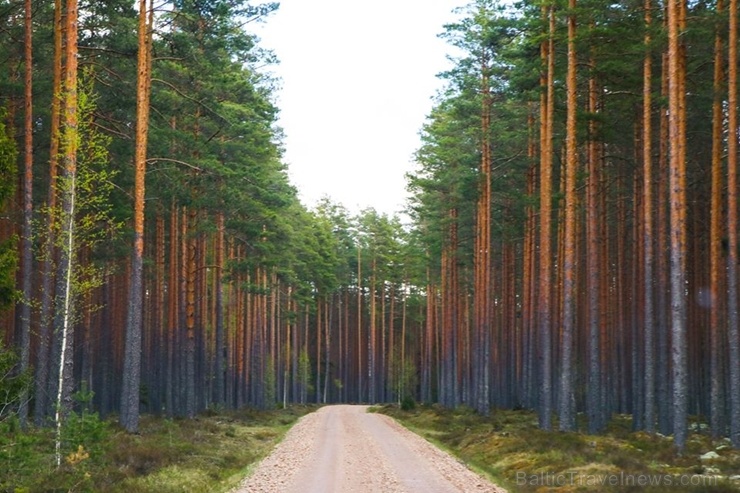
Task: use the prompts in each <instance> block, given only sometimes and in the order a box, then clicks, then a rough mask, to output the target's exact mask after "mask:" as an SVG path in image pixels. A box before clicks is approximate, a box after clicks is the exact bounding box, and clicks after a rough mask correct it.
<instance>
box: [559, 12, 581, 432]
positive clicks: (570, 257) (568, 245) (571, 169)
mask: <svg viewBox="0 0 740 493" xmlns="http://www.w3.org/2000/svg"><path fill="white" fill-rule="evenodd" d="M575 7H576V2H575V0H569V2H568V8H569V9H570V11H571V13H569V14H568V74H567V78H566V92H567V117H566V120H567V122H566V136H565V154H566V155H565V232H564V234H565V237H564V250H563V334H562V339H561V354H560V358H561V371H560V374H561V376H560V430H561V431H573V430H575V426H576V422H575V418H576V414H575V394H574V392H575V387H574V385H575V368H574V363H575V361H574V355H573V347H574V344H573V342H574V336H575V308H576V307H575V301H576V300H575V295H576V290H575V288H576V199H577V198H576V173H577V171H578V156H577V154H576V151H577V148H576V146H577V142H576V110H577V106H576V105H577V100H576V96H577V87H576V46H575V37H576V19H575V13H573V11H574V10H575Z"/></svg>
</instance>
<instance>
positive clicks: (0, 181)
mask: <svg viewBox="0 0 740 493" xmlns="http://www.w3.org/2000/svg"><path fill="white" fill-rule="evenodd" d="M5 117H6V115H5V111H0V212H1V211H3V210H4V208H5V203H6V201H7V200H8V199H9V198H10V196H11V195H12V194H13V190H15V183H16V179H15V177H16V172H17V169H16V158H17V155H18V153H17V150H16V146H15V141H14V140H13V139H12V138H11V136H10V135H8V131H7V130H6V127H5V124H4V123H3V122H4V121H5ZM16 268H17V252H16V249H15V241H13V240H8V241H4V242H0V310H2V309H4V308H7V307H8V305H10V304H11V303H12V302H13V301H14V300H15V299H16V297H17V295H18V293H17V291H16V289H15V271H16Z"/></svg>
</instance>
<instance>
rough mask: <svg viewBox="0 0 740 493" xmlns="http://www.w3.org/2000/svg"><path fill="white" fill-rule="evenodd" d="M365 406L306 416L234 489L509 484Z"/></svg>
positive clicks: (425, 491)
mask: <svg viewBox="0 0 740 493" xmlns="http://www.w3.org/2000/svg"><path fill="white" fill-rule="evenodd" d="M505 491H506V490H504V489H503V488H500V487H498V486H496V485H494V484H492V483H490V482H489V481H488V480H486V479H484V478H483V477H481V476H479V475H478V474H476V473H474V472H472V471H470V470H469V469H468V468H467V467H465V465H464V464H462V463H461V462H460V461H458V460H457V459H455V458H453V457H451V456H450V455H449V454H446V453H444V452H442V451H441V450H439V449H438V448H436V447H435V446H433V445H432V444H430V443H429V442H427V441H426V440H424V439H423V438H421V437H419V436H418V435H416V434H414V433H412V432H410V431H409V430H407V429H406V428H404V427H403V426H401V425H399V424H398V423H397V422H396V421H394V420H393V419H391V418H389V417H388V416H384V415H380V414H373V413H367V406H350V405H337V406H326V407H322V408H321V409H319V410H318V411H316V412H314V413H311V414H308V415H306V416H304V417H303V418H301V419H300V420H299V421H298V423H296V424H295V425H294V426H293V427H292V428H291V429H290V430H289V431H288V433H287V434H286V436H285V438H284V439H283V441H282V442H281V443H279V444H278V446H277V447H276V448H275V449H274V451H273V452H272V454H270V455H269V456H268V457H266V458H265V459H264V460H263V461H262V462H260V463H259V464H258V465H257V467H256V469H255V470H254V473H253V474H252V475H250V476H249V477H248V478H246V479H245V480H244V482H243V484H242V485H241V486H240V487H239V488H238V489H236V490H234V491H233V492H232V493H298V492H300V493H331V492H347V493H365V492H368V493H371V492H372V493H457V492H465V493H469V492H486V493H501V492H505Z"/></svg>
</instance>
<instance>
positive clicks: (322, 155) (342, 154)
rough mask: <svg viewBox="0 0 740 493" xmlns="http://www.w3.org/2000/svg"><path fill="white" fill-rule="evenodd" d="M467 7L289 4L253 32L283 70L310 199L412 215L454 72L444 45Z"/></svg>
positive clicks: (409, 1)
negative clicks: (424, 138) (423, 160)
mask: <svg viewBox="0 0 740 493" xmlns="http://www.w3.org/2000/svg"><path fill="white" fill-rule="evenodd" d="M466 3H467V0H374V1H372V2H371V1H367V0H365V1H359V0H310V1H309V0H282V1H281V2H280V8H279V10H278V11H277V12H276V13H274V14H272V15H271V16H269V17H268V18H267V20H266V21H265V22H264V23H261V24H260V25H258V26H256V27H253V29H255V31H256V33H257V35H258V36H259V37H260V38H261V39H262V42H261V43H260V46H262V47H263V48H265V49H271V50H273V51H274V52H275V54H276V55H277V57H278V58H279V59H280V65H278V66H277V67H274V69H273V70H271V71H272V72H273V73H274V74H275V75H277V76H278V77H279V78H281V79H282V89H281V90H280V91H279V92H278V98H277V106H278V107H279V108H280V121H279V124H280V126H281V127H282V128H283V129H284V130H285V134H286V138H285V148H286V154H285V161H286V163H287V164H288V166H289V174H290V178H291V182H292V183H293V184H294V185H295V186H296V187H297V188H298V190H299V196H300V199H301V201H302V202H303V203H304V204H305V205H307V206H309V207H311V206H313V205H314V204H315V203H316V201H317V200H318V199H320V198H321V197H322V196H325V195H328V196H329V197H331V198H332V200H333V201H335V202H339V203H342V204H344V205H345V206H346V207H347V208H348V209H349V210H350V211H351V212H357V211H359V210H360V209H362V208H365V207H374V208H376V209H377V210H378V211H380V212H386V213H393V212H397V211H400V210H401V209H402V208H403V205H404V202H405V197H406V191H405V188H406V182H405V178H404V173H406V172H407V171H410V170H411V169H413V153H414V151H415V150H416V149H417V148H418V147H419V145H420V140H419V135H418V132H419V130H420V129H421V126H422V124H423V123H424V118H425V116H426V115H427V114H428V113H429V112H430V111H431V109H432V104H433V103H432V100H431V98H432V96H434V94H435V93H436V91H437V89H439V88H441V87H442V82H441V81H440V80H439V79H437V77H436V75H437V73H439V72H441V71H444V70H447V69H449V68H450V62H448V61H447V59H446V54H447V53H450V52H451V50H452V48H451V47H449V46H448V45H447V44H446V43H445V42H444V41H443V40H441V39H439V38H438V37H437V34H439V33H440V32H442V26H443V25H444V24H446V23H450V22H452V21H454V20H455V16H454V14H453V13H452V10H453V9H454V8H455V7H459V6H461V5H465V4H466Z"/></svg>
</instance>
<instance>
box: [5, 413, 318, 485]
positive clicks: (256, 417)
mask: <svg viewBox="0 0 740 493" xmlns="http://www.w3.org/2000/svg"><path fill="white" fill-rule="evenodd" d="M313 410H315V407H308V406H294V407H290V408H288V409H284V410H275V411H255V410H249V409H245V410H240V411H233V412H221V413H218V414H216V413H206V414H203V415H200V416H198V417H197V418H195V419H192V420H188V419H168V418H158V417H153V416H143V417H142V419H141V423H140V426H139V433H138V434H133V435H132V434H129V433H126V432H125V431H124V430H122V429H121V428H120V427H119V426H118V425H117V424H116V423H115V421H109V420H105V421H102V420H99V419H97V417H96V416H94V415H87V416H86V417H84V419H83V418H82V417H80V416H77V417H76V419H78V420H79V421H84V423H81V424H80V423H76V422H75V421H74V419H73V420H72V423H71V424H70V427H69V428H70V429H69V434H68V436H67V440H66V443H65V450H64V452H63V456H64V460H63V461H62V465H61V467H60V468H57V467H56V464H55V462H54V437H53V432H52V430H49V429H45V428H42V429H32V430H29V431H26V432H22V431H20V430H19V429H18V427H17V425H15V424H14V423H12V421H8V422H4V423H0V492H13V493H24V492H34V493H35V492H48V493H53V492H95V493H145V492H146V493H149V492H152V491H156V492H158V493H169V492H172V493H175V492H177V493H181V492H183V491H187V492H189V493H190V492H192V493H198V492H204V493H205V492H225V491H228V490H230V489H232V488H234V487H235V486H237V485H238V484H239V482H240V481H241V480H242V479H243V478H244V477H245V476H246V475H247V474H248V473H249V471H250V468H251V467H253V466H254V465H255V464H256V462H258V461H259V460H260V459H261V458H262V457H264V456H265V455H267V454H268V453H269V452H270V450H272V448H273V447H274V446H275V444H276V443H277V442H278V441H279V440H280V439H281V438H282V437H283V435H284V434H285V432H286V431H287V430H288V429H289V428H290V426H291V425H292V424H293V423H294V422H295V421H296V420H297V419H298V418H299V417H300V416H302V415H304V414H306V413H307V412H310V411H313Z"/></svg>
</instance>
